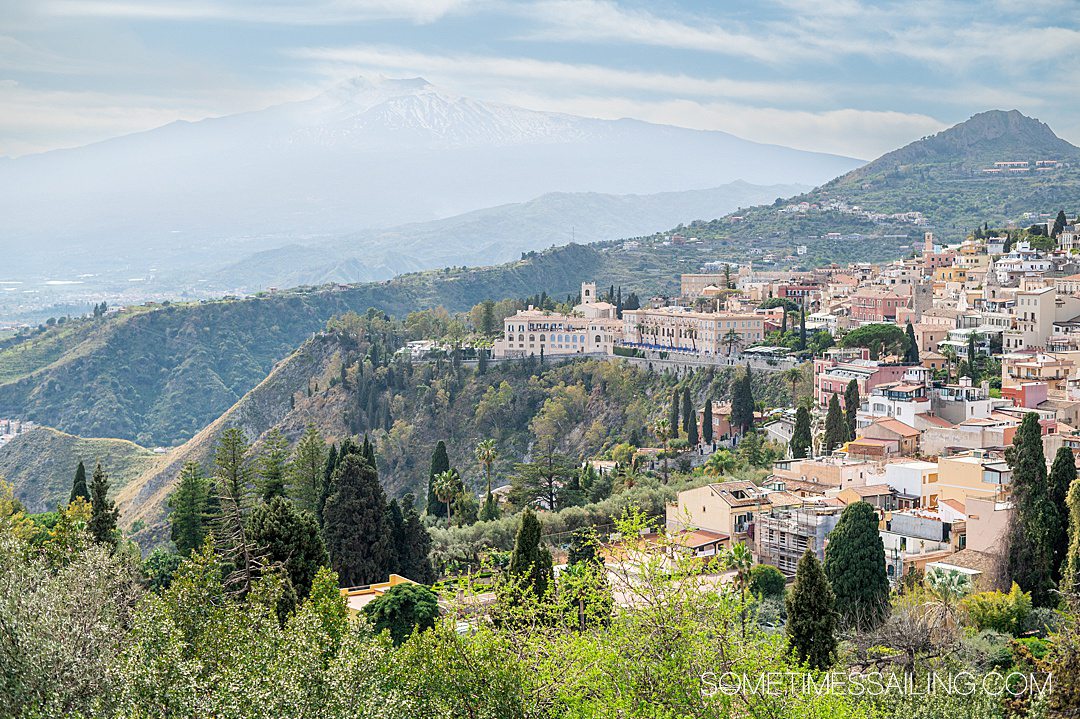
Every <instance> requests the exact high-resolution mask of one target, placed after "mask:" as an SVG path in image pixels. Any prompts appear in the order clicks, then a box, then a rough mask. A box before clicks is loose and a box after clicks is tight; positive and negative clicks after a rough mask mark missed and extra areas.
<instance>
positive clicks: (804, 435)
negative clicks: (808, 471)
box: [788, 407, 813, 459]
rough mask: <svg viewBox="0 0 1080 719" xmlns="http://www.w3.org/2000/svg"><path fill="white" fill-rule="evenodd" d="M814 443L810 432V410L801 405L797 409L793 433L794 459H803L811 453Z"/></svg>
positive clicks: (790, 443) (790, 445) (789, 444)
mask: <svg viewBox="0 0 1080 719" xmlns="http://www.w3.org/2000/svg"><path fill="white" fill-rule="evenodd" d="M812 445H813V437H812V436H811V434H810V410H808V409H807V408H806V407H799V408H798V409H797V410H795V428H794V430H793V431H792V433H791V441H790V442H789V443H788V446H789V447H791V456H792V457H793V458H794V459H803V458H805V457H806V456H807V455H808V454H809V453H810V448H811V446H812Z"/></svg>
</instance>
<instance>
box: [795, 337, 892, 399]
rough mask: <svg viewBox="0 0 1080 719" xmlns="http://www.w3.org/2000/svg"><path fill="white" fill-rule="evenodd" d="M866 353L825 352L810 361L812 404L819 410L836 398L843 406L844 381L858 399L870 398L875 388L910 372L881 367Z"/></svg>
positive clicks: (836, 349) (858, 351) (860, 350)
mask: <svg viewBox="0 0 1080 719" xmlns="http://www.w3.org/2000/svg"><path fill="white" fill-rule="evenodd" d="M869 356H870V353H869V351H868V350H865V349H862V348H853V349H838V348H833V349H830V350H827V351H826V352H825V354H824V355H823V356H822V357H819V358H816V359H815V360H814V401H815V402H816V403H817V405H818V406H819V407H827V406H828V405H829V399H830V398H831V397H832V396H833V395H834V394H835V395H839V400H840V404H841V406H843V403H844V390H846V389H847V385H848V382H850V381H851V380H855V383H856V385H857V386H858V387H859V396H860V397H866V396H868V395H870V394H871V393H872V392H873V390H874V388H875V387H878V386H880V385H883V384H891V383H895V382H899V381H901V380H903V378H904V375H905V374H907V372H908V370H909V369H911V368H910V367H909V366H908V365H901V364H885V363H883V362H879V361H878V360H871V359H869Z"/></svg>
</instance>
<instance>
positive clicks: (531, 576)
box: [509, 507, 552, 597]
mask: <svg viewBox="0 0 1080 719" xmlns="http://www.w3.org/2000/svg"><path fill="white" fill-rule="evenodd" d="M541 529H542V528H541V525H540V520H539V519H538V518H537V517H536V514H534V513H533V511H532V510H531V509H529V508H528V507H526V509H525V511H524V512H523V513H522V515H521V524H520V525H518V531H517V537H516V538H515V539H514V551H513V552H512V553H511V555H510V568H509V571H510V574H511V576H513V577H515V578H517V579H518V580H519V581H522V583H523V585H524V586H525V587H527V588H529V589H531V590H532V591H533V592H534V593H535V594H536V596H537V597H543V596H544V594H545V593H546V592H547V588H548V586H549V585H550V584H551V582H552V569H551V552H549V551H548V550H547V547H544V546H541V544H540V532H541Z"/></svg>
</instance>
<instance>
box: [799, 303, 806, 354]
mask: <svg viewBox="0 0 1080 719" xmlns="http://www.w3.org/2000/svg"><path fill="white" fill-rule="evenodd" d="M805 349H806V307H803V308H802V311H801V312H800V313H799V351H800V352H802V351H803V350H805Z"/></svg>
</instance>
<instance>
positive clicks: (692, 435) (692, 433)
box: [686, 407, 701, 447]
mask: <svg viewBox="0 0 1080 719" xmlns="http://www.w3.org/2000/svg"><path fill="white" fill-rule="evenodd" d="M687 417H689V419H690V421H689V426H688V427H687V428H686V440H687V441H688V442H689V443H690V446H691V447H696V446H698V443H699V442H700V441H701V440H700V439H699V438H698V429H697V412H695V411H694V409H693V407H691V408H690V412H689V413H688V414H687Z"/></svg>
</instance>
